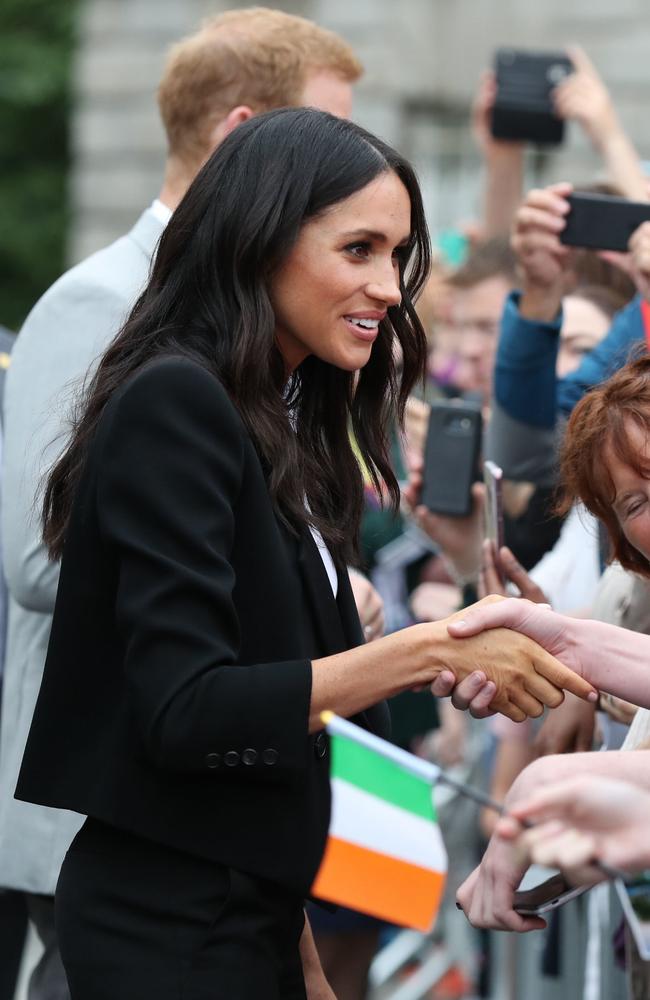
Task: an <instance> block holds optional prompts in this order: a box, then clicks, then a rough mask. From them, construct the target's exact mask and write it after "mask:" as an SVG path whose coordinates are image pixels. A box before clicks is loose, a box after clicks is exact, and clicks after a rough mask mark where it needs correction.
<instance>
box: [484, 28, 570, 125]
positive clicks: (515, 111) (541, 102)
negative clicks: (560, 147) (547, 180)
mask: <svg viewBox="0 0 650 1000" xmlns="http://www.w3.org/2000/svg"><path fill="white" fill-rule="evenodd" d="M573 69H574V66H573V63H572V62H571V60H570V59H569V57H568V56H567V54H566V53H565V52H527V51H523V50H520V49H505V48H502V49H497V51H496V54H495V59H494V71H495V76H496V85H497V92H496V98H495V101H494V106H493V108H492V126H491V130H492V135H493V136H494V138H495V139H507V140H510V141H518V142H535V143H538V144H541V145H557V144H558V143H560V142H562V140H563V138H564V122H563V120H562V119H561V118H558V116H557V115H556V114H555V111H554V109H553V101H552V97H551V94H552V91H553V88H554V87H556V86H557V85H558V84H559V83H561V82H562V80H564V79H565V78H566V77H567V76H568V75H569V74H570V73H572V72H573Z"/></svg>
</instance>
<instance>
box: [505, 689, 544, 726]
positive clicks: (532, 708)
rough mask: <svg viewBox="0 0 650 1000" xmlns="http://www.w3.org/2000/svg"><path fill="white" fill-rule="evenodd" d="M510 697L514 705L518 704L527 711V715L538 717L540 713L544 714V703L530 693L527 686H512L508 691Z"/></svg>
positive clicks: (533, 717) (531, 717)
mask: <svg viewBox="0 0 650 1000" xmlns="http://www.w3.org/2000/svg"><path fill="white" fill-rule="evenodd" d="M524 683H525V682H524ZM508 697H509V699H510V701H511V702H512V704H513V705H516V706H517V708H520V709H521V710H522V712H524V713H525V717H528V718H530V719H538V718H539V717H540V715H543V714H544V705H543V703H542V702H541V701H540V700H539V699H538V698H536V697H535V696H534V695H532V694H530V692H529V691H528V690H527V689H526V687H523V688H519V687H518V688H511V689H510V690H509V691H508ZM522 721H523V720H522Z"/></svg>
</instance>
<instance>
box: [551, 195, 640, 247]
mask: <svg viewBox="0 0 650 1000" xmlns="http://www.w3.org/2000/svg"><path fill="white" fill-rule="evenodd" d="M567 201H568V202H569V204H570V205H571V208H570V210H569V214H568V215H567V217H566V226H565V227H564V229H563V230H562V232H561V233H560V240H561V242H562V243H566V244H567V245H568V246H572V247H589V248H591V249H593V250H620V251H626V250H627V245H628V243H629V241H630V236H631V235H632V233H633V232H634V231H635V229H638V228H639V226H640V225H641V223H642V222H647V221H648V220H649V219H650V204H649V203H648V202H644V201H628V199H627V198H618V197H616V196H614V195H609V194H581V193H580V192H576V193H575V194H570V195H569V196H568V197H567Z"/></svg>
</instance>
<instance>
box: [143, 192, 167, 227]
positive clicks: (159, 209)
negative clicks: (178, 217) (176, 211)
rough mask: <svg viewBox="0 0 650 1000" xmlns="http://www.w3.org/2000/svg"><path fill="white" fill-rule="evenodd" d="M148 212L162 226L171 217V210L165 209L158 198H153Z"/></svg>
mask: <svg viewBox="0 0 650 1000" xmlns="http://www.w3.org/2000/svg"><path fill="white" fill-rule="evenodd" d="M149 211H150V212H152V213H153V214H154V215H155V216H156V218H157V219H158V221H159V222H161V223H162V224H163V226H166V225H167V223H168V222H169V220H170V219H171V217H172V210H171V208H167V206H166V205H163V203H162V201H161V200H160V198H154V200H153V201H152V203H151V206H150V208H149Z"/></svg>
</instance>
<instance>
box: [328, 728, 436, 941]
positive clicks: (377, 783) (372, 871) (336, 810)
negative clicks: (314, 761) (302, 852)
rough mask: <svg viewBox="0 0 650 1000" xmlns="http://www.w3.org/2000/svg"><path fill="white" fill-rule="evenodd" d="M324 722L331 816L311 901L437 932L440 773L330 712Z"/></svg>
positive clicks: (422, 761) (433, 766)
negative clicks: (434, 928) (435, 801)
mask: <svg viewBox="0 0 650 1000" xmlns="http://www.w3.org/2000/svg"><path fill="white" fill-rule="evenodd" d="M322 718H323V722H325V723H326V729H327V732H328V733H329V735H330V737H331V755H332V763H331V781H332V817H331V820H330V829H329V839H328V841H327V846H326V848H325V854H324V856H323V861H322V863H321V867H320V869H319V872H318V874H317V876H316V880H315V882H314V884H313V886H312V894H313V895H314V896H317V897H318V898H320V899H325V900H329V901H330V902H332V903H339V904H340V905H342V906H350V907H352V908H353V909H355V910H361V911H362V912H363V913H370V914H372V915H373V916H375V917H380V918H382V919H384V920H388V921H390V922H391V923H395V924H402V925H404V926H405V927H413V928H416V929H417V930H421V931H428V930H430V929H431V927H432V926H433V924H434V922H435V918H436V914H437V912H438V907H439V905H440V900H441V897H442V892H443V889H444V886H445V873H446V871H447V853H446V851H445V847H444V844H443V842H442V837H441V835H440V828H439V826H438V823H437V820H436V811H435V806H434V804H433V784H434V782H435V780H436V778H437V777H438V774H439V773H440V771H439V768H437V767H436V766H435V765H434V764H430V763H428V762H427V761H424V760H420V759H419V758H418V757H415V756H413V754H409V753H406V752H405V751H404V750H400V749H399V748H398V747H395V746H393V745H392V744H391V743H387V742H386V741H385V740H381V739H379V737H377V736H373V735H372V734H371V733H368V732H366V730H365V729H361V728H360V727H359V726H355V725H353V724H352V723H350V722H347V721H346V720H345V719H340V718H338V717H337V716H335V715H333V714H332V713H331V712H327V713H324V715H323V717H322Z"/></svg>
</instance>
